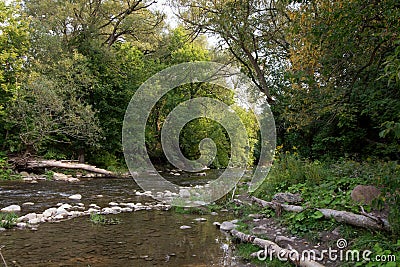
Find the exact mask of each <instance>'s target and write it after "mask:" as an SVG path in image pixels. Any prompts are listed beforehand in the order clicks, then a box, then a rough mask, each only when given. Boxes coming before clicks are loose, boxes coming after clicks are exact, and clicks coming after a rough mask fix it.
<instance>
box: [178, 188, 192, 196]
mask: <svg viewBox="0 0 400 267" xmlns="http://www.w3.org/2000/svg"><path fill="white" fill-rule="evenodd" d="M179 195H180V196H181V197H182V198H189V197H190V192H189V190H187V189H181V190H180V191H179Z"/></svg>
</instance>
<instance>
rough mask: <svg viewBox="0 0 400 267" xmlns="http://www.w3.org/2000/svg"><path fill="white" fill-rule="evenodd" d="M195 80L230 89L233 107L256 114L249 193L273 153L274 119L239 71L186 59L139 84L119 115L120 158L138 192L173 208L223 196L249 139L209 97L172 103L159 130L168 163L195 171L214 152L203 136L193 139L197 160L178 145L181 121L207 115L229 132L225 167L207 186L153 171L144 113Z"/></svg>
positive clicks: (230, 112) (230, 111)
mask: <svg viewBox="0 0 400 267" xmlns="http://www.w3.org/2000/svg"><path fill="white" fill-rule="evenodd" d="M198 83H207V84H210V86H217V87H222V88H225V89H228V90H231V91H233V92H234V96H235V100H236V101H235V102H236V103H237V105H240V106H241V107H243V108H245V109H247V110H251V111H252V112H253V113H254V114H255V116H256V118H257V122H258V126H259V129H260V138H261V140H260V142H261V143H260V144H261V146H260V147H261V148H260V158H259V161H258V165H257V166H256V167H255V168H254V172H253V174H252V178H251V184H250V187H249V191H254V190H255V189H256V188H257V187H258V186H259V185H260V184H261V183H262V182H263V180H264V179H265V177H266V176H267V174H268V172H269V170H270V168H271V164H272V160H273V156H274V153H275V146H276V135H275V121H274V117H273V115H272V112H271V110H270V107H269V105H268V103H267V101H266V100H267V99H266V97H265V95H263V94H262V93H261V92H260V91H259V89H258V88H257V87H256V86H255V85H254V83H253V82H252V81H251V80H250V79H249V78H248V77H247V76H245V75H244V74H242V73H240V71H239V70H237V69H234V68H231V67H229V66H225V65H222V64H219V63H215V62H191V63H183V64H179V65H175V66H172V67H170V68H167V69H165V70H163V71H160V72H159V73H157V74H155V75H153V76H152V77H151V78H149V79H148V80H147V81H146V82H144V83H143V84H142V85H141V86H140V88H139V89H138V90H137V91H136V93H135V95H134V96H133V97H132V99H131V101H130V103H129V105H128V108H127V110H126V113H125V118H124V123H123V129H122V145H123V149H124V156H125V161H126V163H127V166H128V168H129V170H130V172H131V174H132V176H133V177H134V179H135V181H136V183H137V184H138V185H139V186H140V187H141V188H142V189H143V190H145V191H151V193H152V196H154V197H155V198H156V199H158V200H162V201H166V202H167V203H170V204H172V205H177V206H199V205H205V204H208V203H210V202H212V201H215V200H217V199H219V198H221V197H223V196H224V195H225V194H227V193H228V192H229V191H231V190H232V189H233V188H234V187H235V186H236V184H237V183H238V182H239V180H240V178H241V177H242V176H243V175H244V173H245V171H246V169H245V167H246V166H247V163H248V158H249V149H248V148H249V147H250V145H249V137H248V136H247V131H246V128H245V125H244V123H243V121H242V120H241V119H240V117H239V114H237V113H236V112H235V110H234V108H233V107H231V106H229V105H227V104H226V103H224V102H223V101H220V100H218V99H215V98H208V97H198V98H193V99H189V100H187V101H184V102H182V103H180V104H178V105H177V106H176V107H175V108H174V109H173V110H172V111H171V112H170V113H169V114H168V115H167V117H166V119H165V121H164V122H163V125H162V130H161V144H162V149H163V152H164V155H165V156H166V158H167V159H168V161H169V163H170V164H172V165H174V166H175V167H176V168H178V169H180V170H183V171H187V172H199V171H202V170H204V168H206V167H207V166H208V165H210V164H211V163H212V162H213V160H214V159H215V156H216V155H217V145H216V144H215V142H214V140H212V139H210V138H205V139H203V140H202V141H201V142H200V143H199V151H200V154H201V156H200V157H199V158H198V159H197V160H189V159H187V158H186V157H185V156H184V155H183V153H182V151H181V149H180V144H179V137H180V133H181V132H182V130H183V128H184V127H185V125H186V124H187V123H189V122H191V121H193V120H195V119H198V118H207V119H211V120H213V121H215V122H217V123H219V124H220V125H222V127H223V128H224V129H225V131H226V133H227V134H228V136H229V140H230V144H231V146H230V148H231V150H230V160H229V163H228V166H227V168H226V169H225V171H224V172H223V173H222V174H221V175H220V176H219V177H218V179H216V180H213V181H212V182H210V183H209V184H207V186H196V187H182V186H178V185H176V184H173V183H172V182H170V181H168V180H166V179H165V178H164V177H163V176H162V175H160V174H159V173H158V172H157V170H156V169H155V167H154V166H153V164H152V162H151V160H150V158H149V155H148V153H147V148H146V137H145V132H146V124H147V122H148V120H149V117H150V115H151V113H152V111H153V110H154V109H155V108H157V103H158V102H159V101H160V100H161V99H162V97H163V96H165V95H166V94H167V93H168V92H170V91H172V90H174V89H175V90H176V88H179V87H181V86H195V84H198ZM181 88H182V87H181ZM178 90H179V89H178Z"/></svg>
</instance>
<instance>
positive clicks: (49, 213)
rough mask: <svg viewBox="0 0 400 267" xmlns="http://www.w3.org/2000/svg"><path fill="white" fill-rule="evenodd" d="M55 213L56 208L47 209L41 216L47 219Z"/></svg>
mask: <svg viewBox="0 0 400 267" xmlns="http://www.w3.org/2000/svg"><path fill="white" fill-rule="evenodd" d="M56 213H57V208H49V209H47V210H45V211H43V213H42V214H43V217H44V218H48V217H51V216H53V215H55V214H56Z"/></svg>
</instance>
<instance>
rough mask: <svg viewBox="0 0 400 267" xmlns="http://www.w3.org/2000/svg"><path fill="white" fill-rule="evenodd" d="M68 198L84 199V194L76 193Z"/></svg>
mask: <svg viewBox="0 0 400 267" xmlns="http://www.w3.org/2000/svg"><path fill="white" fill-rule="evenodd" d="M68 198H69V199H74V200H80V199H82V195H81V194H75V195H72V196H69V197H68Z"/></svg>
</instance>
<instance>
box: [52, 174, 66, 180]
mask: <svg viewBox="0 0 400 267" xmlns="http://www.w3.org/2000/svg"><path fill="white" fill-rule="evenodd" d="M53 179H54V180H56V181H66V180H68V176H67V175H65V174H63V173H58V172H55V173H54V174H53Z"/></svg>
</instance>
